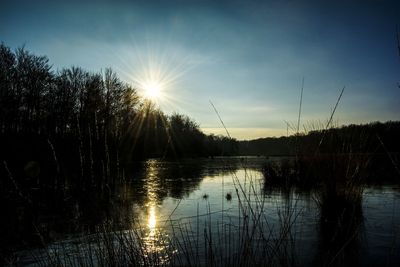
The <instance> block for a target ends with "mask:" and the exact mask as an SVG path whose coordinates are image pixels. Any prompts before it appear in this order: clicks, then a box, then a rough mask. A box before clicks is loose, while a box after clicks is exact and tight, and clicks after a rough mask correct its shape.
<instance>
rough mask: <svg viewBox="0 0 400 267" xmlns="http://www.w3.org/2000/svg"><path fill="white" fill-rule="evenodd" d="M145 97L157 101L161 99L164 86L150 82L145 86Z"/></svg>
mask: <svg viewBox="0 0 400 267" xmlns="http://www.w3.org/2000/svg"><path fill="white" fill-rule="evenodd" d="M143 90H144V96H145V97H146V98H148V99H150V100H157V99H159V98H160V97H161V91H162V85H161V83H159V82H155V81H152V82H148V83H145V84H144V85H143Z"/></svg>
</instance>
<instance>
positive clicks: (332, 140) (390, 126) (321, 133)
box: [238, 121, 400, 156]
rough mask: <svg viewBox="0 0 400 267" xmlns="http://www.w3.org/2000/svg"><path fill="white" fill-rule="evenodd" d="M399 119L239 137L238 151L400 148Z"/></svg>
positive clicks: (383, 150) (272, 153) (275, 153)
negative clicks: (266, 136) (291, 132)
mask: <svg viewBox="0 0 400 267" xmlns="http://www.w3.org/2000/svg"><path fill="white" fill-rule="evenodd" d="M399 136H400V122H399V121H389V122H385V123H381V122H373V123H369V124H363V125H354V124H353V125H348V126H342V127H339V128H330V129H327V130H315V131H310V132H308V133H306V134H297V135H292V136H283V137H279V138H276V137H269V138H260V139H255V140H250V141H239V150H238V153H239V155H260V156H261V155H264V156H290V155H292V156H294V155H296V154H309V155H310V154H314V153H371V154H373V153H375V154H385V153H388V152H391V153H393V152H394V153H396V152H399V151H400V139H399V138H398V137H399Z"/></svg>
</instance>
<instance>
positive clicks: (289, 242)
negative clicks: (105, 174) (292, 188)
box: [10, 172, 298, 266]
mask: <svg viewBox="0 0 400 267" xmlns="http://www.w3.org/2000/svg"><path fill="white" fill-rule="evenodd" d="M257 181H258V180H257V179H254V177H253V176H252V175H251V174H250V172H246V177H245V183H243V181H242V180H240V179H239V177H237V176H236V175H235V173H232V182H233V184H234V188H235V191H234V192H232V195H233V197H232V200H231V201H232V202H233V201H236V203H235V205H237V207H238V214H237V215H232V214H231V213H228V212H226V210H222V211H221V210H219V211H213V210H211V207H210V205H209V204H208V205H207V211H206V212H205V213H201V212H200V210H199V208H197V211H194V212H196V214H194V215H193V217H190V218H178V219H174V218H173V216H169V217H168V219H167V220H165V221H162V222H158V225H160V227H159V228H157V229H149V228H148V227H147V226H146V225H141V222H140V220H132V221H131V227H130V228H129V229H127V230H119V231H115V230H114V229H116V228H115V225H113V223H108V224H104V225H102V226H101V227H99V228H98V229H97V231H96V233H94V234H90V235H83V236H81V237H76V238H74V239H71V240H66V241H61V242H56V243H52V244H48V245H45V246H44V247H43V248H42V249H39V250H34V251H32V258H33V259H34V264H33V266H254V265H255V266H292V265H295V262H296V257H295V253H294V240H295V236H294V234H293V225H294V224H295V222H296V218H297V216H298V211H297V210H296V209H295V203H294V202H291V201H289V202H287V203H286V204H285V205H284V207H283V208H282V207H281V206H279V207H277V208H276V213H277V217H278V224H276V223H273V222H272V221H271V220H270V219H271V218H270V217H269V216H268V215H267V212H266V209H267V207H266V202H265V201H266V198H265V197H264V196H263V194H260V187H259V186H258V184H257ZM221 197H222V198H224V196H221ZM224 200H225V199H224ZM203 201H207V200H203ZM10 265H12V263H10Z"/></svg>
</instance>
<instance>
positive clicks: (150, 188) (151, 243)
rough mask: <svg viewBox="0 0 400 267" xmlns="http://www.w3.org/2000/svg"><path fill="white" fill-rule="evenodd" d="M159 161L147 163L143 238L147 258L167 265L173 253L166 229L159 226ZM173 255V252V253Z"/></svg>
mask: <svg viewBox="0 0 400 267" xmlns="http://www.w3.org/2000/svg"><path fill="white" fill-rule="evenodd" d="M156 165H157V161H153V160H149V161H148V162H147V173H146V180H145V186H144V187H145V188H146V191H147V192H146V193H147V203H146V205H145V206H144V207H145V212H146V216H145V217H144V218H143V219H144V220H145V225H146V228H145V229H144V231H145V235H144V238H143V246H144V247H143V250H144V251H146V254H147V257H151V258H157V261H158V262H161V263H163V264H167V263H168V262H169V261H170V254H171V251H170V249H169V244H168V242H167V241H166V240H167V239H168V235H167V234H166V232H165V229H163V227H162V226H161V225H159V223H158V222H159V214H158V213H157V205H158V203H157V201H158V197H157V195H158V194H157V193H158V191H159V190H160V188H161V184H160V177H159V173H158V168H157V166H156ZM172 253H173V252H172Z"/></svg>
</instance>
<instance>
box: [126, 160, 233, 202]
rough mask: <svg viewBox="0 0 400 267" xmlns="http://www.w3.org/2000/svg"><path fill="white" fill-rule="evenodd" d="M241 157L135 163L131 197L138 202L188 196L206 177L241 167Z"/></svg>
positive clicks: (131, 175) (132, 174)
mask: <svg viewBox="0 0 400 267" xmlns="http://www.w3.org/2000/svg"><path fill="white" fill-rule="evenodd" d="M238 162H239V160H229V162H227V161H226V162H221V161H219V160H217V159H215V160H208V159H190V160H189V159H188V160H181V161H163V160H156V159H152V160H148V161H146V162H143V163H142V164H140V165H138V166H136V168H135V169H134V170H132V171H131V174H130V175H129V177H132V179H131V181H130V187H131V189H130V190H132V194H131V197H132V199H133V200H134V201H135V202H136V203H138V204H139V205H143V204H145V203H146V202H148V201H149V199H151V200H154V201H156V202H157V203H161V202H162V200H163V199H165V198H166V197H173V198H176V199H180V198H183V197H185V196H188V195H189V194H190V193H191V192H192V191H194V190H195V189H196V188H198V187H199V185H200V182H201V181H202V180H203V178H204V177H205V176H214V175H215V176H217V175H223V174H227V173H230V172H232V171H235V170H236V169H237V168H239V167H240V165H239V164H238Z"/></svg>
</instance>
